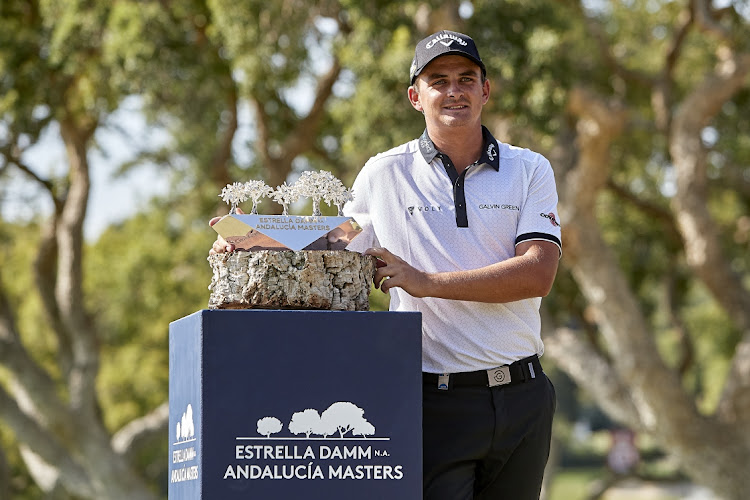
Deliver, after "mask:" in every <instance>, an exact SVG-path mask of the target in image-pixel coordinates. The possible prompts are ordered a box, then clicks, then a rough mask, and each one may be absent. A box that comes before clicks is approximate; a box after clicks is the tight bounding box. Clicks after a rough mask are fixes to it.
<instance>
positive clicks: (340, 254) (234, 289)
mask: <svg viewBox="0 0 750 500" xmlns="http://www.w3.org/2000/svg"><path fill="white" fill-rule="evenodd" d="M208 261H209V263H210V265H211V269H212V271H213V278H212V280H211V285H210V286H209V290H211V296H210V298H209V302H208V307H209V308H210V309H323V310H334V311H367V310H369V302H368V300H369V295H370V285H371V283H372V279H373V275H374V272H375V259H374V257H372V256H369V255H361V254H359V253H357V252H349V251H346V250H298V251H293V250H286V251H284V250H258V251H235V252H231V253H225V254H216V255H211V256H209V257H208Z"/></svg>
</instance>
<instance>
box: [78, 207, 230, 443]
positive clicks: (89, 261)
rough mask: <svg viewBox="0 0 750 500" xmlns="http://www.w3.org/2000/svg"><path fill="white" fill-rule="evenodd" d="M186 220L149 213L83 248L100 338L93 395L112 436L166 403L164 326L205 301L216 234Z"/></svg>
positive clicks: (166, 211) (168, 212) (156, 210)
mask: <svg viewBox="0 0 750 500" xmlns="http://www.w3.org/2000/svg"><path fill="white" fill-rule="evenodd" d="M192 213H193V212H192V211H191V210H185V211H183V212H180V211H174V210H172V209H171V207H168V206H155V207H153V208H152V209H151V210H150V211H148V212H145V213H142V214H138V215H136V216H135V217H133V218H132V219H130V220H128V221H126V222H125V223H123V224H122V225H119V226H113V227H110V228H109V229H108V230H107V231H106V232H105V233H104V234H102V236H101V237H100V238H99V240H98V241H97V242H96V243H95V244H93V245H92V246H90V247H89V248H88V249H87V258H86V277H87V280H86V289H87V291H88V292H89V294H88V298H89V304H88V305H89V306H90V307H91V309H92V310H93V311H95V313H96V317H97V323H98V326H99V329H100V331H101V332H102V338H101V341H102V362H101V365H102V368H101V372H100V376H99V392H100V397H101V400H102V404H103V406H104V407H105V408H107V410H108V411H107V412H106V414H105V417H106V423H107V425H108V426H109V427H110V428H111V429H112V430H116V429H118V428H119V427H121V426H122V425H124V424H126V423H127V422H129V421H130V420H132V419H133V418H136V417H137V416H139V415H143V414H144V413H146V412H147V411H149V410H151V409H153V408H154V407H156V406H158V405H159V404H161V403H162V402H164V401H165V400H166V399H167V387H168V383H167V375H168V370H167V369H168V366H169V355H168V326H169V323H170V322H172V321H175V320H177V319H179V318H181V317H183V316H186V315H188V314H190V313H192V312H195V311H196V310H199V309H203V308H205V307H206V304H207V302H208V290H207V286H208V283H210V281H211V273H210V268H209V266H208V264H207V263H206V255H207V253H208V249H209V248H210V247H211V243H212V242H213V240H214V239H215V235H214V232H213V230H211V229H210V228H209V227H208V224H205V222H204V224H203V225H195V224H194V223H193V220H192V219H191V218H190V215H192ZM186 215H188V217H186Z"/></svg>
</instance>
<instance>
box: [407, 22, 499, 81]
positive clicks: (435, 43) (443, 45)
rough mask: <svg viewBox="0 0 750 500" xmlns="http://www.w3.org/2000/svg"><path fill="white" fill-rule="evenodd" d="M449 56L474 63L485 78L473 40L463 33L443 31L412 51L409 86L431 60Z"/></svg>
mask: <svg viewBox="0 0 750 500" xmlns="http://www.w3.org/2000/svg"><path fill="white" fill-rule="evenodd" d="M449 54H452V55H458V56H464V57H466V58H467V59H470V60H472V61H474V62H475V63H476V64H477V65H478V66H479V67H480V68H481V69H482V76H487V68H485V67H484V63H483V62H482V58H481V57H479V51H478V50H477V46H476V44H475V43H474V40H472V39H471V37H470V36H468V35H464V34H463V33H457V32H455V31H447V30H443V31H438V32H437V33H435V34H432V35H430V36H428V37H427V38H425V39H423V40H422V41H420V42H419V43H418V44H417V47H416V49H414V59H413V60H412V62H411V69H410V70H409V77H410V79H411V85H413V84H414V80H415V79H416V78H417V76H419V74H420V73H421V72H422V70H423V69H424V68H425V66H427V65H428V64H430V62H431V61H432V60H433V59H435V58H436V57H440V56H446V55H449Z"/></svg>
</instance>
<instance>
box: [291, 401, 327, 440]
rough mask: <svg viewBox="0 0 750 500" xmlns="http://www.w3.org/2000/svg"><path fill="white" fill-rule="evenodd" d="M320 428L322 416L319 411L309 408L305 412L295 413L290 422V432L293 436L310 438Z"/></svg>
mask: <svg viewBox="0 0 750 500" xmlns="http://www.w3.org/2000/svg"><path fill="white" fill-rule="evenodd" d="M319 426H320V414H319V413H318V410H313V409H311V408H308V409H307V410H304V411H298V412H295V413H294V414H293V415H292V420H291V421H290V422H289V432H291V433H292V434H295V435H297V434H304V435H305V437H310V434H312V433H313V432H315V429H317V428H318V427H319Z"/></svg>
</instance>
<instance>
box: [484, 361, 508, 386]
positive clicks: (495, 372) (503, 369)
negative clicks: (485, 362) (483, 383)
mask: <svg viewBox="0 0 750 500" xmlns="http://www.w3.org/2000/svg"><path fill="white" fill-rule="evenodd" d="M487 380H488V382H489V385H490V387H495V386H498V385H505V384H510V366H508V365H503V366H498V367H497V368H491V369H489V370H487Z"/></svg>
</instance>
